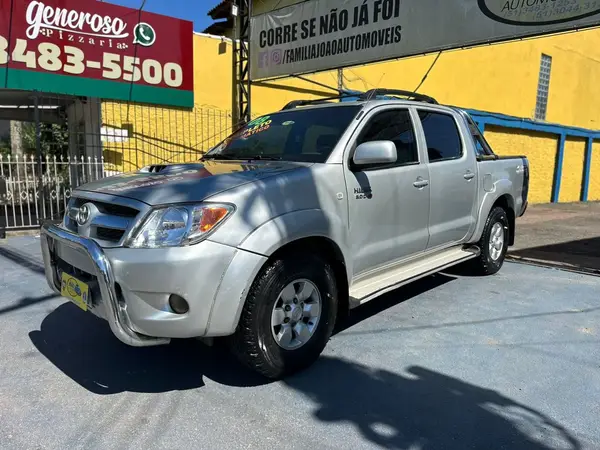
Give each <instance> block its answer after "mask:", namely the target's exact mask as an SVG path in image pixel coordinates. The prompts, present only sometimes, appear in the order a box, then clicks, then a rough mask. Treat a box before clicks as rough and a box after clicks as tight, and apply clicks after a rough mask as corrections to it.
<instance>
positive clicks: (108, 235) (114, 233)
mask: <svg viewBox="0 0 600 450" xmlns="http://www.w3.org/2000/svg"><path fill="white" fill-rule="evenodd" d="M124 234H125V230H116V229H114V228H105V227H96V237H97V238H98V239H102V240H103V241H111V242H119V241H120V240H121V238H122V237H123V235H124Z"/></svg>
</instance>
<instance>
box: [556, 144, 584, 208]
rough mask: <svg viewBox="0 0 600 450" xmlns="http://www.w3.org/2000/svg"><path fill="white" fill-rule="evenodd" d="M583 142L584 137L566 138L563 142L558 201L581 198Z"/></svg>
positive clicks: (572, 200)
mask: <svg viewBox="0 0 600 450" xmlns="http://www.w3.org/2000/svg"><path fill="white" fill-rule="evenodd" d="M585 144H586V141H585V140H584V139H567V142H566V143H565V153H564V159H563V168H562V180H561V183H560V195H559V201H560V202H578V201H580V200H581V191H582V181H583V166H584V162H585Z"/></svg>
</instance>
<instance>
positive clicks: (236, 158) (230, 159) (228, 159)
mask: <svg viewBox="0 0 600 450" xmlns="http://www.w3.org/2000/svg"><path fill="white" fill-rule="evenodd" d="M209 159H214V160H219V159H222V160H224V161H233V160H240V159H243V158H240V157H238V156H229V155H204V156H203V157H202V158H201V160H209Z"/></svg>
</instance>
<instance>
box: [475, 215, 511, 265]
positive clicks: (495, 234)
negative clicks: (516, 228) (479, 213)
mask: <svg viewBox="0 0 600 450" xmlns="http://www.w3.org/2000/svg"><path fill="white" fill-rule="evenodd" d="M509 226H510V225H509V221H508V216H507V214H506V211H505V210H504V208H501V207H499V206H497V207H495V208H494V209H492V211H491V212H490V214H489V216H488V218H487V221H486V223H485V227H484V229H483V234H482V235H481V239H480V240H479V243H478V244H477V245H478V247H479V248H480V249H481V254H480V255H479V256H478V257H477V258H476V259H474V260H472V261H471V268H472V270H473V271H474V272H475V273H476V274H477V275H493V274H495V273H497V272H498V271H499V270H500V269H501V268H502V265H503V264H504V259H505V257H506V252H507V250H508V232H509Z"/></svg>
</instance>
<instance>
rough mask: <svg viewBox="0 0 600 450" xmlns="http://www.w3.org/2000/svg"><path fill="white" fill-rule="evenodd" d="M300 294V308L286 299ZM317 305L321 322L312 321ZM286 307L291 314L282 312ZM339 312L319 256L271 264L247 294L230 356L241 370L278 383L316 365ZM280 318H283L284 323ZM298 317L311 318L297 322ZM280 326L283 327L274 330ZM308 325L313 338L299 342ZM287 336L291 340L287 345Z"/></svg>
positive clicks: (286, 258) (327, 269)
mask: <svg viewBox="0 0 600 450" xmlns="http://www.w3.org/2000/svg"><path fill="white" fill-rule="evenodd" d="M295 282H296V283H295ZM302 283H304V284H302ZM290 286H293V289H292V288H290ZM284 289H285V291H284ZM303 289H306V291H304V290H303ZM315 290H316V291H317V293H316V295H315V294H314V291H315ZM298 291H299V293H298V295H297V296H298V303H293V302H294V300H292V302H290V301H289V299H290V296H292V297H295V296H296V294H293V295H292V294H291V293H292V292H298ZM309 291H310V292H312V294H311V297H310V298H308V299H304V298H303V297H305V296H306V295H301V294H302V293H303V292H304V293H306V292H309ZM317 299H318V300H320V316H319V317H318V319H316V320H315V317H312V316H311V314H315V313H316V311H317V310H316V309H315V308H314V305H315V303H317ZM302 305H303V306H302ZM307 305H311V306H309V307H308V308H310V310H311V312H310V313H306V310H307ZM287 306H289V307H290V309H291V310H290V311H287V310H286V307H287ZM337 307H338V292H337V287H336V281H335V275H334V271H333V269H332V267H331V265H330V264H329V263H327V262H326V261H325V260H323V259H322V258H320V257H319V256H315V255H308V254H298V253H292V254H288V255H286V256H284V257H282V258H277V259H274V260H273V261H271V262H269V263H268V264H267V266H266V267H265V268H264V269H263V270H262V271H261V272H260V273H259V275H258V276H257V278H256V279H255V280H254V283H253V284H252V287H251V288H250V291H249V293H248V297H247V299H246V303H245V305H244V308H243V310H242V314H241V317H240V321H239V323H238V326H237V329H236V332H235V334H234V335H233V336H232V339H231V344H232V345H231V349H232V352H233V353H234V354H235V355H236V356H237V358H238V359H239V360H240V361H241V362H242V363H243V364H244V365H246V366H247V367H249V368H250V369H252V370H254V371H256V372H258V373H260V374H261V375H263V376H265V377H267V378H269V379H274V380H277V379H281V378H284V377H286V376H288V375H291V374H293V373H296V372H299V371H301V370H303V369H305V368H307V367H308V366H310V365H311V364H312V363H313V362H315V361H316V360H317V359H318V357H319V356H320V354H321V353H322V351H323V349H324V348H325V346H326V345H327V342H328V341H329V338H330V337H331V334H332V332H333V328H334V325H335V322H336V315H337V309H338V308H337ZM275 309H277V312H274V310H275ZM281 314H285V319H282V317H283V316H282V315H281ZM300 314H304V315H307V314H308V316H309V317H302V318H299V315H300ZM282 320H283V321H284V322H281V321H282ZM285 320H287V321H288V322H287V323H285ZM279 322H281V323H282V325H277V326H273V323H279ZM300 322H304V325H302V324H300ZM294 324H295V325H294ZM310 324H312V334H311V335H310V337H309V338H307V336H304V338H303V339H301V338H300V335H299V334H298V333H297V332H296V330H301V331H302V332H303V333H306V330H307V329H308V330H310V329H311V326H310ZM284 327H285V328H284ZM305 327H306V328H305ZM284 331H285V332H284ZM290 333H291V335H290ZM290 336H292V337H293V339H291V340H289V337H290ZM278 340H280V342H279V343H278ZM294 344H295V345H296V346H295V347H294ZM299 344H300V346H299V347H298V345H299Z"/></svg>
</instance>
